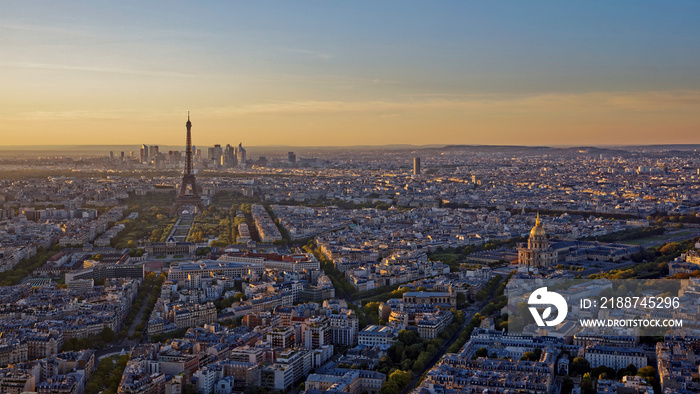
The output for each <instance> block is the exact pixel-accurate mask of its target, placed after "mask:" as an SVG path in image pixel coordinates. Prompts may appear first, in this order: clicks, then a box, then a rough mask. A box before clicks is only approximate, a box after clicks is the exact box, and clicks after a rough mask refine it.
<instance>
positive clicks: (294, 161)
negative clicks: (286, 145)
mask: <svg viewBox="0 0 700 394" xmlns="http://www.w3.org/2000/svg"><path fill="white" fill-rule="evenodd" d="M287 161H288V162H289V164H291V165H295V164H297V155H296V154H295V153H294V152H287Z"/></svg>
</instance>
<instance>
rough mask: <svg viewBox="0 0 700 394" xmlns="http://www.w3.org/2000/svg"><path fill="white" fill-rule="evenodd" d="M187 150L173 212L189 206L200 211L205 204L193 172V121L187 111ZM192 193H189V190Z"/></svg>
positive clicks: (179, 211)
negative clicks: (183, 172) (183, 171)
mask: <svg viewBox="0 0 700 394" xmlns="http://www.w3.org/2000/svg"><path fill="white" fill-rule="evenodd" d="M185 125H186V126H187V151H186V153H185V155H186V161H185V174H184V175H183V176H182V185H181V186H180V194H179V195H178V196H177V199H176V200H175V204H174V205H173V209H172V214H173V215H179V214H181V213H182V211H184V210H185V209H186V208H187V207H194V212H190V213H199V212H201V211H203V210H204V205H203V204H202V198H201V197H200V196H199V192H198V191H197V183H196V181H195V178H194V174H193V173H192V131H191V130H192V122H190V113H189V111H188V112H187V123H186V124H185ZM188 189H189V190H190V193H189V194H188V193H187V190H188Z"/></svg>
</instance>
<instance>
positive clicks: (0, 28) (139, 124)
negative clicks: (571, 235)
mask: <svg viewBox="0 0 700 394" xmlns="http://www.w3.org/2000/svg"><path fill="white" fill-rule="evenodd" d="M698 15H700V4H698V3H696V2H690V1H678V2H673V3H670V4H664V5H663V6H660V5H658V4H651V3H640V2H631V1H621V2H615V3H604V2H586V3H566V4H562V3H557V2H552V1H540V2H533V3H527V4H523V3H519V2H498V3H465V2H458V1H444V2H438V3H425V2H418V1H405V2H401V3H390V2H387V3H376V2H353V3H331V2H313V3H311V2H309V3H293V4H291V3H285V2H273V3H265V4H264V5H263V4H259V3H229V2H206V3H191V2H180V1H176V2H171V3H168V4H167V8H166V6H165V5H163V4H162V3H155V2H153V3H123V2H120V3H106V4H95V3H92V2H85V1H67V2H61V3H53V2H42V1H40V2H32V3H26V2H21V1H10V2H6V3H5V4H4V7H3V15H2V16H0V45H1V46H2V48H3V49H4V51H3V52H4V55H3V59H1V60H0V71H2V77H1V78H2V79H1V80H2V82H3V88H4V91H5V94H4V95H2V97H0V127H1V128H2V130H3V141H2V142H1V144H2V146H11V145H140V144H148V145H159V144H160V145H168V146H184V130H185V122H186V120H187V111H190V112H191V120H192V124H193V126H192V139H193V144H194V145H196V146H211V145H214V144H217V143H219V144H227V143H230V144H238V142H240V141H243V143H244V145H246V146H251V147H265V146H290V147H313V146H357V145H394V144H410V145H417V146H421V145H450V144H467V145H479V144H484V145H529V146H532V145H543V146H581V145H595V146H606V145H613V146H614V145H644V144H696V143H699V142H700V139H699V138H698V137H697V136H698V134H699V133H698V131H699V130H700V110H698V109H700V79H699V78H698V77H697V76H698V75H700V74H699V73H698V72H699V71H700V41H699V40H697V37H699V36H700V23H699V22H700V20H699V17H698Z"/></svg>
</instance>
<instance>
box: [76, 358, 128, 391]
mask: <svg viewBox="0 0 700 394" xmlns="http://www.w3.org/2000/svg"><path fill="white" fill-rule="evenodd" d="M128 362H129V355H128V354H127V355H124V356H121V357H119V358H118V359H117V361H116V363H115V362H114V360H113V359H112V357H105V358H103V359H102V360H100V363H99V364H98V365H97V370H96V371H95V373H93V374H92V376H91V377H90V380H89V381H88V382H87V384H86V385H85V394H98V393H102V394H117V390H119V383H120V382H121V380H122V374H124V369H126V364H127V363H128Z"/></svg>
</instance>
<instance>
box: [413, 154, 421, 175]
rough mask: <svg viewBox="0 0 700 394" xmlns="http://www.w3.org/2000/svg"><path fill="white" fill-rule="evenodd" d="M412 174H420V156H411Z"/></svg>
mask: <svg viewBox="0 0 700 394" xmlns="http://www.w3.org/2000/svg"><path fill="white" fill-rule="evenodd" d="M413 175H420V157H414V158H413Z"/></svg>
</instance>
